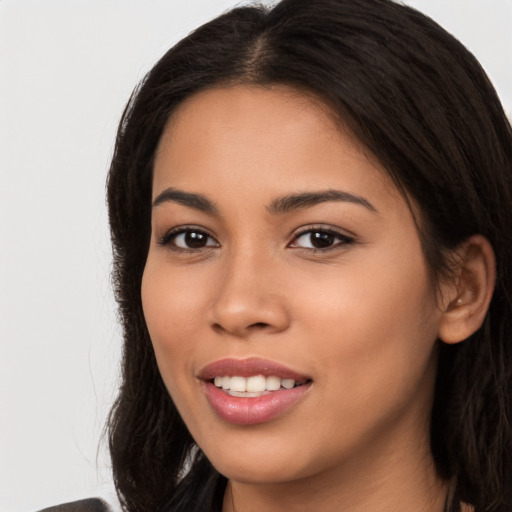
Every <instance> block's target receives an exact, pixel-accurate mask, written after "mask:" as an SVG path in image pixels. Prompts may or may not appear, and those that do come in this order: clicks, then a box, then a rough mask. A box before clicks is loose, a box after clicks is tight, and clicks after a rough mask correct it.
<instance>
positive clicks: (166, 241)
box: [158, 226, 355, 253]
mask: <svg viewBox="0 0 512 512" xmlns="http://www.w3.org/2000/svg"><path fill="white" fill-rule="evenodd" d="M191 233H195V234H199V235H202V236H205V237H207V240H208V239H210V240H213V241H214V243H215V244H211V245H205V246H202V247H197V248H193V247H190V248H184V247H178V246H176V245H175V244H173V243H172V242H173V241H175V240H176V238H177V237H178V236H180V235H183V234H185V235H186V234H191ZM313 233H322V234H326V235H330V236H332V237H335V238H337V239H338V240H340V241H338V242H337V243H335V244H333V245H330V246H329V247H323V248H315V247H300V246H293V245H292V244H293V243H294V242H296V241H297V240H298V239H300V238H301V237H303V236H304V235H307V234H310V235H311V234H313ZM354 242H355V239H354V238H353V237H351V236H348V235H346V234H344V233H340V232H339V231H337V230H335V229H332V228H327V227H322V226H318V227H311V226H310V227H307V228H304V229H302V230H301V231H299V232H298V233H296V234H295V235H294V236H293V240H292V241H291V242H290V243H289V244H288V245H287V247H290V248H292V249H299V250H302V251H306V252H313V253H318V252H321V253H322V252H328V251H331V250H335V249H338V248H340V247H342V246H347V245H351V244H353V243H354ZM158 245H160V246H163V247H168V248H169V249H170V250H172V251H174V252H177V253H197V252H199V251H202V250H204V249H211V248H212V247H213V248H215V247H219V246H220V244H219V242H218V241H217V240H216V239H215V238H214V237H213V236H212V235H210V234H209V233H208V232H207V231H205V230H204V229H200V228H194V227H193V226H189V227H178V228H174V229H171V230H170V231H168V232H167V233H165V235H164V236H163V237H162V238H161V239H160V240H159V241H158Z"/></svg>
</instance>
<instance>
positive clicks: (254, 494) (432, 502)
mask: <svg viewBox="0 0 512 512" xmlns="http://www.w3.org/2000/svg"><path fill="white" fill-rule="evenodd" d="M425 437H426V439H425V440H424V442H422V443H420V446H418V442H417V441H418V440H417V439H416V440H415V439H410V440H408V442H407V441H405V442H404V440H403V439H402V440H401V442H400V443H399V445H396V444H394V443H390V444H387V445H386V444H384V445H383V447H382V448H381V449H380V450H376V447H375V446H369V447H368V449H367V450H365V452H366V455H364V454H361V453H360V452H359V454H358V457H357V460H352V461H345V464H342V465H341V466H340V467H337V468H331V469H329V470H327V471H324V472H323V473H320V474H315V475H314V476H312V477H306V478H301V479H298V480H295V481H292V482H280V483H244V482H236V481H232V480H231V481H230V482H229V483H228V487H227V490H226V494H225V497H224V505H223V512H257V511H260V510H265V511H266V512H278V511H279V512H281V511H282V510H286V511H287V512H307V511H311V510H315V511H318V512H321V511H332V510H343V511H344V512H368V510H371V511H372V512H395V511H396V510H411V511H414V512H444V509H445V503H446V499H447V495H448V488H449V484H448V482H446V481H444V480H441V479H440V478H439V477H438V476H437V474H436V471H435V467H434V462H433V460H432V456H431V454H430V449H429V444H428V436H425ZM405 445H408V446H405Z"/></svg>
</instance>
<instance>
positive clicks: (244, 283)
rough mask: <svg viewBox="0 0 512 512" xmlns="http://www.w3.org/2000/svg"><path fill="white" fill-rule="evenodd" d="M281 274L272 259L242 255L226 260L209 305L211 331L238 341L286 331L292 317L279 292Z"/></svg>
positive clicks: (281, 293)
mask: <svg viewBox="0 0 512 512" xmlns="http://www.w3.org/2000/svg"><path fill="white" fill-rule="evenodd" d="M278 274H279V271H278V269H277V268H276V265H275V264H273V263H272V261H271V260H269V259H265V260H263V259H261V258H260V259H258V258H257V257H244V256H241V257H238V258H230V259H229V261H226V262H225V263H224V266H223V268H222V269H221V272H220V274H219V277H218V285H217V286H216V288H215V296H214V299H213V301H212V303H211V306H210V312H209V315H210V322H211V326H212V328H213V329H214V330H216V331H217V332H221V333H224V334H230V335H232V336H236V337H239V338H248V337H250V336H252V335H253V334H255V333H268V334H271V333H278V332H282V331H284V330H285V329H287V328H288V326H289V323H290V314H289V309H288V307H287V304H286V300H285V297H284V293H283V290H282V288H281V290H279V289H278V287H279V284H278V281H279V279H278Z"/></svg>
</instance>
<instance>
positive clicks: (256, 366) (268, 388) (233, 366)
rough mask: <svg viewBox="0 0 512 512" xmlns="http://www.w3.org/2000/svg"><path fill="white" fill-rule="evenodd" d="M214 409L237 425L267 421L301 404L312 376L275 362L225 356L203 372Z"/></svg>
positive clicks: (201, 376) (200, 376)
mask: <svg viewBox="0 0 512 512" xmlns="http://www.w3.org/2000/svg"><path fill="white" fill-rule="evenodd" d="M199 378H200V380H202V381H203V382H204V391H205V395H206V398H207V399H208V401H209V403H210V405H211V407H212V409H213V410H214V412H215V413H216V414H217V415H218V416H219V417H220V418H221V419H223V420H224V421H227V422H228V423H233V424H237V425H253V424H258V423H265V422H268V421H270V420H272V419H274V418H277V417H278V416H281V415H282V414H284V413H285V412H286V411H288V410H289V409H291V408H292V407H294V406H295V405H297V404H298V403H299V402H300V401H301V400H302V398H304V397H305V396H306V393H307V391H308V390H309V389H310V387H311V384H312V382H313V381H312V379H311V378H310V377H308V376H307V375H302V374H300V373H298V372H295V371H293V370H291V369H290V368H287V367H285V366H283V365H280V364H278V363H275V362H273V361H267V360H262V359H257V358H253V359H243V360H237V359H223V360H220V361H216V362H215V363H212V364H210V365H208V366H206V367H205V368H204V369H203V370H202V371H201V373H200V375H199Z"/></svg>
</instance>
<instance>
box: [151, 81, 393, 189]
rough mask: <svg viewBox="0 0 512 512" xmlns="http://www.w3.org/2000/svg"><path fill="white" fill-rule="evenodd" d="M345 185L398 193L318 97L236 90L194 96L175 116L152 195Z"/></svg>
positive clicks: (281, 90) (160, 154)
mask: <svg viewBox="0 0 512 512" xmlns="http://www.w3.org/2000/svg"><path fill="white" fill-rule="evenodd" d="M342 182H344V185H345V187H349V188H364V189H366V190H367V192H368V193H370V194H371V193H372V190H375V191H377V190H382V189H383V187H384V188H385V189H386V191H387V192H388V193H389V194H392V195H393V196H396V195H397V194H398V192H397V190H396V188H395V186H394V184H392V182H391V179H390V178H389V177H388V174H387V172H386V171H385V169H384V168H383V167H382V166H381V165H380V163H379V162H378V161H377V159H376V158H375V157H374V156H373V155H372V154H371V152H370V151H368V150H367V149H366V148H365V146H363V145H362V144H361V143H360V142H359V141H358V140H357V139H356V138H355V136H353V134H352V133H351V132H350V131H349V130H348V128H346V127H345V126H344V125H343V123H341V122H340V121H339V120H337V119H336V117H335V115H334V114H333V113H332V111H331V110H330V109H329V108H328V107H327V106H326V105H325V104H324V103H323V102H322V101H321V100H319V99H318V98H316V97H315V96H313V95H311V94H306V93H304V92H301V91H297V90H295V89H292V88H289V87H286V86H273V87H258V86H233V87H225V88H216V89H210V90H206V91H202V92H200V93H197V94H195V95H193V96H191V97H190V98H188V99H187V100H185V101H184V102H183V103H182V104H181V105H180V106H179V107H178V108H177V110H176V111H175V112H174V113H173V114H172V116H171V117H170V119H169V121H168V123H167V125H166V127H165V130H164V133H163V135H162V137H161V140H160V143H159V146H158V149H157V153H156V158H155V168H154V184H153V185H154V186H153V196H155V194H157V193H158V191H159V190H162V189H163V188H165V187H169V186H174V187H182V188H185V189H188V188H190V187H191V188H193V189H194V191H199V192H203V193H205V192H208V191H210V192H211V191H212V190H213V189H216V188H218V187H219V186H222V185H224V186H229V190H230V191H231V192H233V191H236V192H237V193H238V194H243V190H244V189H248V188H249V190H251V189H252V190H253V191H255V190H263V189H266V190H268V191H270V190H272V189H275V192H276V193H279V192H283V193H285V192H289V190H284V189H286V188H287V189H290V188H293V186H294V185H295V186H297V187H299V188H305V189H307V188H309V189H311V188H313V189H325V188H326V187H327V188H328V187H330V186H333V187H334V186H340V185H342V184H343V183H342ZM248 185H249V186H248ZM279 189H283V190H279Z"/></svg>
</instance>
